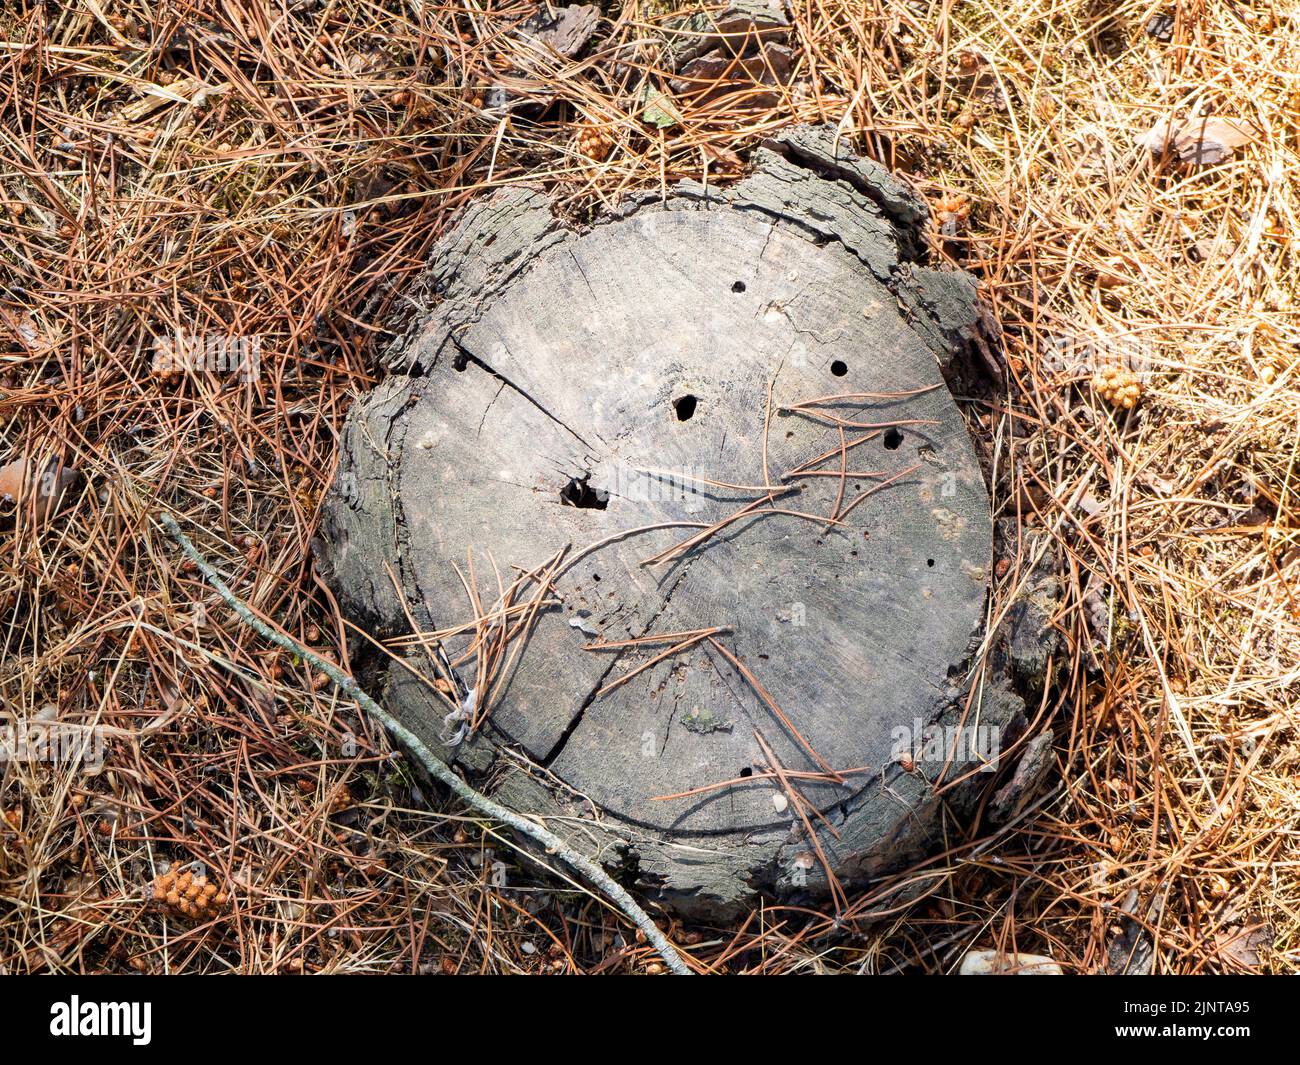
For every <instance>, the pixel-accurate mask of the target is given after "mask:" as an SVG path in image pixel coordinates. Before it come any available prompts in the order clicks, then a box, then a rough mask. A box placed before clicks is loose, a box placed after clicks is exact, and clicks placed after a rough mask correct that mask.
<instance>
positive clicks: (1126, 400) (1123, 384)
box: [1092, 366, 1142, 410]
mask: <svg viewBox="0 0 1300 1065" xmlns="http://www.w3.org/2000/svg"><path fill="white" fill-rule="evenodd" d="M1092 386H1093V388H1095V389H1096V390H1097V391H1098V392H1100V393H1101V398H1102V399H1104V400H1105V401H1106V402H1107V403H1109V404H1110V405H1111V406H1112V407H1122V408H1124V410H1132V409H1133V407H1134V405H1135V404H1136V403H1137V401H1138V399H1139V398H1140V397H1141V395H1142V382H1141V381H1139V380H1138V376H1137V374H1135V373H1134V372H1133V371H1132V370H1123V369H1120V368H1119V367H1118V366H1112V367H1108V368H1107V369H1105V370H1101V371H1100V372H1099V373H1097V375H1096V376H1095V377H1093V379H1092Z"/></svg>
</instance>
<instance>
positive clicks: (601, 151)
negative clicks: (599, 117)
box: [578, 126, 614, 163]
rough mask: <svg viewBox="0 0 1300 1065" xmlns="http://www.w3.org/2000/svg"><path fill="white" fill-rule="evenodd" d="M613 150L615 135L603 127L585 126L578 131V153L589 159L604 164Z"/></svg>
mask: <svg viewBox="0 0 1300 1065" xmlns="http://www.w3.org/2000/svg"><path fill="white" fill-rule="evenodd" d="M613 150H614V137H613V134H611V133H610V132H609V130H607V129H605V128H604V127H603V126H583V127H582V129H580V130H579V131H578V151H579V152H581V153H582V154H583V155H585V156H586V157H587V158H588V159H593V160H595V161H596V162H597V163H600V162H604V161H605V160H606V159H608V158H609V153H610V152H612V151H613Z"/></svg>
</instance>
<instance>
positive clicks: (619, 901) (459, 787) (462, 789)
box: [159, 514, 692, 976]
mask: <svg viewBox="0 0 1300 1065" xmlns="http://www.w3.org/2000/svg"><path fill="white" fill-rule="evenodd" d="M159 520H160V521H161V522H162V525H163V528H165V529H166V530H167V531H168V532H169V533H171V534H172V536H174V537H175V538H176V542H177V543H179V544H180V545H181V550H182V551H184V552H185V554H186V556H187V557H188V558H189V559H190V560H191V561H192V562H193V563H194V564H195V565H196V566H198V568H199V570H200V572H202V574H203V576H204V577H206V578H207V579H208V583H209V584H211V585H212V587H213V588H215V589H216V590H217V594H218V595H220V596H221V598H222V599H224V600H225V601H226V602H227V603H228V604H229V605H230V607H231V609H232V610H234V611H235V613H236V614H237V615H239V619H240V620H241V621H243V622H244V624H245V625H247V626H248V627H249V628H251V629H253V630H255V631H256V632H257V633H258V634H260V635H261V636H264V637H265V638H266V639H268V640H270V641H271V642H272V643H274V644H278V645H279V646H280V647H283V648H284V649H285V650H286V651H292V652H293V653H294V654H296V655H298V656H299V657H300V658H302V659H303V660H304V661H307V662H310V663H311V664H312V665H313V666H314V667H315V668H316V669H319V670H320V671H321V672H322V673H324V674H325V675H326V676H327V677H329V678H330V680H332V681H333V682H334V683H335V684H336V685H337V686H338V687H339V689H340V690H341V691H342V692H343V693H344V694H345V695H347V696H348V697H349V698H351V699H355V700H356V701H357V703H358V704H360V705H361V706H362V707H364V708H365V710H366V712H367V713H369V714H370V716H371V717H373V718H374V719H375V720H376V721H378V722H379V723H380V724H381V725H383V726H384V728H386V729H387V730H388V733H389V735H391V736H392V737H393V739H394V740H396V741H397V743H398V745H399V746H400V747H402V748H403V749H404V750H405V751H406V753H407V755H408V756H410V757H412V758H414V759H415V760H416V761H418V762H419V763H420V765H422V766H424V768H425V769H426V770H427V771H428V772H429V774H430V775H431V776H434V777H436V778H437V779H438V780H440V781H442V783H443V784H445V785H446V786H447V787H448V788H449V789H450V790H451V792H452V793H453V794H454V795H455V796H456V797H457V798H459V799H460V800H461V801H462V802H465V803H467V804H468V805H469V806H472V807H473V808H474V809H476V810H478V811H479V812H480V813H482V814H485V815H486V816H488V817H491V818H492V819H494V820H496V821H500V822H501V823H502V824H504V825H509V826H510V827H511V828H513V829H514V830H515V831H516V832H518V833H520V834H521V835H524V836H527V837H528V838H529V839H531V840H533V841H534V842H536V843H539V844H540V845H541V846H543V847H545V848H546V850H547V852H548V853H551V854H556V855H558V856H559V857H560V858H562V859H563V860H564V861H565V862H566V863H567V864H568V865H569V866H571V867H572V868H573V869H575V870H577V871H578V872H579V873H581V874H582V876H583V877H585V878H586V879H587V881H588V882H589V883H591V884H593V885H595V886H596V887H597V888H599V889H600V890H601V891H602V892H603V893H604V894H605V897H606V898H608V899H609V900H610V901H611V902H612V903H613V904H614V905H615V906H617V907H618V908H619V909H620V910H622V911H623V913H624V914H626V915H627V917H628V919H629V920H630V921H631V922H632V923H633V924H634V925H636V926H637V928H639V929H640V930H641V931H642V932H643V933H644V934H645V937H646V939H647V940H649V942H650V944H651V945H652V946H653V947H654V948H655V950H657V951H658V952H659V955H660V957H662V958H663V960H664V962H665V964H666V965H667V966H668V968H669V969H670V970H671V971H672V972H674V973H676V974H677V975H678V976H690V975H692V974H691V970H690V969H689V968H687V966H686V963H685V962H684V961H682V958H681V955H679V954H678V953H677V951H676V949H675V948H674V947H673V945H672V944H671V943H669V942H668V940H667V939H665V938H664V935H663V933H662V932H660V931H659V929H658V927H656V925H655V923H654V921H652V920H651V919H650V915H649V914H648V913H646V912H645V910H643V909H642V908H641V907H640V906H639V905H638V904H637V902H636V900H635V899H634V898H632V896H631V895H629V894H628V893H627V891H626V890H624V888H623V887H622V885H620V884H619V883H617V882H616V881H615V880H614V879H613V878H611V877H610V876H609V874H608V873H606V872H605V870H604V869H602V868H601V867H600V866H599V865H597V864H596V863H595V862H593V861H592V860H591V859H589V858H585V857H583V856H582V855H581V854H578V853H577V852H575V851H574V850H572V849H571V848H570V847H569V846H568V845H567V844H565V842H564V840H562V839H560V837H559V836H557V835H556V834H555V833H554V832H549V831H547V830H546V829H544V828H542V827H541V826H540V825H538V824H535V823H534V822H532V821H530V820H528V818H526V817H523V816H521V815H520V814H517V813H515V811H513V810H511V809H508V808H507V807H505V806H502V805H501V804H500V803H498V802H494V801H493V800H491V799H489V798H488V797H487V796H486V795H483V794H481V793H479V792H477V791H475V790H474V789H473V788H471V787H470V786H469V785H468V784H466V783H465V781H463V780H461V778H460V777H458V776H457V775H456V774H455V773H454V772H452V770H451V767H450V766H448V765H447V763H446V762H444V761H443V760H442V759H441V758H439V757H438V756H437V755H436V754H434V753H433V752H432V751H431V750H429V748H428V747H426V746H425V745H424V744H423V743H422V742H421V741H420V739H419V737H418V736H416V735H415V733H413V732H412V731H411V730H410V729H408V728H406V726H404V725H403V724H402V723H401V722H400V721H398V720H397V719H396V718H394V717H393V716H392V715H391V714H390V713H388V711H387V710H385V709H384V708H383V707H382V706H380V705H379V704H378V703H377V702H375V700H374V699H372V698H370V696H369V695H367V694H366V693H365V692H364V691H362V690H361V686H360V685H359V684H357V682H356V681H355V680H354V679H353V678H352V677H350V676H348V674H346V673H344V672H343V670H341V669H339V668H338V666H336V665H334V664H333V663H332V662H327V661H326V660H325V659H323V658H321V657H320V655H317V654H315V653H314V652H312V651H311V650H309V649H308V648H306V647H304V646H303V645H302V644H300V643H299V642H298V641H297V640H295V639H293V638H292V637H289V636H286V635H284V634H283V633H280V632H276V631H275V630H274V629H272V628H271V627H270V626H268V625H267V624H265V623H264V622H263V621H262V620H261V619H260V618H259V617H258V616H257V615H256V614H254V613H253V612H252V611H251V610H249V609H248V607H247V606H245V605H244V603H243V601H242V600H241V599H240V598H239V597H238V596H237V595H235V593H234V592H232V591H231V590H230V589H229V588H228V587H227V586H226V584H225V582H224V581H223V580H222V579H221V577H220V576H219V575H218V573H217V571H216V570H215V569H213V568H212V566H211V565H210V564H209V563H208V560H207V559H206V558H204V557H203V556H202V555H201V554H200V553H199V552H198V549H197V548H195V546H194V545H193V544H192V543H190V541H189V539H188V538H187V537H186V535H185V534H184V533H183V532H181V528H180V526H179V525H178V524H177V523H176V519H175V518H173V517H172V516H171V515H170V514H162V515H160V518H159Z"/></svg>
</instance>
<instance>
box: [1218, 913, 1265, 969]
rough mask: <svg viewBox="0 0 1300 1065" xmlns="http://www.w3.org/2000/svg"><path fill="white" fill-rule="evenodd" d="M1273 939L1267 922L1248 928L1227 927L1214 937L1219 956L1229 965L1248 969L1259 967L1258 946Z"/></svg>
mask: <svg viewBox="0 0 1300 1065" xmlns="http://www.w3.org/2000/svg"><path fill="white" fill-rule="evenodd" d="M1272 941H1273V929H1272V928H1271V927H1270V926H1269V925H1267V924H1257V925H1252V926H1251V927H1249V928H1242V927H1240V926H1238V927H1236V928H1229V929H1227V930H1226V931H1223V932H1220V933H1219V935H1218V936H1217V937H1216V946H1218V948H1219V957H1220V958H1222V959H1223V960H1224V961H1225V962H1227V963H1228V964H1229V965H1231V966H1233V967H1236V968H1242V969H1250V970H1258V969H1259V948H1260V947H1263V946H1266V945H1268V944H1270V943H1272Z"/></svg>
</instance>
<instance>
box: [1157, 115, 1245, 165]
mask: <svg viewBox="0 0 1300 1065" xmlns="http://www.w3.org/2000/svg"><path fill="white" fill-rule="evenodd" d="M1258 136H1259V129H1258V127H1256V126H1255V125H1254V124H1253V123H1251V122H1247V121H1246V120H1245V119H1238V118H1217V117H1214V116H1206V117H1204V118H1194V119H1188V120H1186V121H1181V122H1179V121H1170V120H1169V119H1161V120H1160V121H1159V122H1157V123H1156V124H1155V125H1154V126H1152V127H1151V128H1150V129H1149V130H1147V132H1146V133H1144V134H1143V135H1142V136H1141V137H1139V138H1138V144H1139V145H1141V146H1142V147H1143V148H1146V149H1147V150H1149V151H1151V152H1152V153H1154V154H1155V155H1164V154H1165V152H1171V153H1172V154H1173V155H1175V156H1177V158H1178V159H1179V161H1180V162H1184V163H1192V164H1194V165H1197V166H1212V165H1213V164H1215V163H1221V162H1223V160H1224V159H1227V158H1228V157H1229V156H1230V155H1232V153H1233V152H1234V151H1236V150H1237V149H1238V148H1240V147H1241V146H1242V145H1245V144H1249V143H1250V142H1251V141H1252V140H1254V139H1255V138H1256V137H1258Z"/></svg>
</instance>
